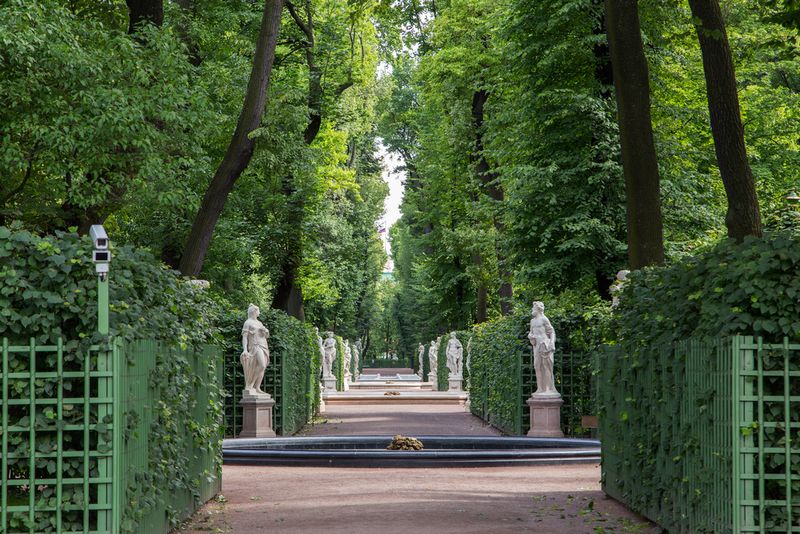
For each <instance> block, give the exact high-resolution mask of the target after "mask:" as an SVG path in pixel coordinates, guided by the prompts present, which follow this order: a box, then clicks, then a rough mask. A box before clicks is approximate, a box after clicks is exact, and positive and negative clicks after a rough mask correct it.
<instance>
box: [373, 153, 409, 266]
mask: <svg viewBox="0 0 800 534" xmlns="http://www.w3.org/2000/svg"><path fill="white" fill-rule="evenodd" d="M375 150H376V152H377V155H378V157H379V158H380V159H381V162H382V163H383V181H385V182H386V183H387V184H389V196H387V197H386V200H385V201H384V203H383V217H382V218H381V219H380V220H379V221H378V228H379V229H381V228H384V229H385V230H386V231H385V232H383V233H381V239H382V240H383V246H384V247H385V248H386V252H387V253H388V254H390V255H391V246H390V245H389V229H390V228H391V227H392V225H394V223H396V222H397V221H398V220H399V219H400V204H401V203H402V202H403V190H404V189H405V180H406V173H405V171H404V170H400V169H399V167H402V166H403V164H404V162H403V158H402V157H400V156H399V155H397V154H393V153H390V152H389V151H388V150H387V149H386V147H385V146H384V144H383V142H382V140H380V139H378V142H377V143H376V146H375ZM384 270H385V271H387V272H391V271H393V270H394V262H393V261H392V259H391V257H390V258H389V261H388V262H387V264H386V268H385V269H384Z"/></svg>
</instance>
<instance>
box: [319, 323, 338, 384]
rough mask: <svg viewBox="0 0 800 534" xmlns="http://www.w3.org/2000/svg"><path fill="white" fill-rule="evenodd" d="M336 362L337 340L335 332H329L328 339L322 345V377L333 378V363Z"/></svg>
mask: <svg viewBox="0 0 800 534" xmlns="http://www.w3.org/2000/svg"><path fill="white" fill-rule="evenodd" d="M334 361H336V338H334V337H333V332H328V337H327V338H325V341H324V342H323V344H322V377H323V378H333V371H332V369H333V362H334Z"/></svg>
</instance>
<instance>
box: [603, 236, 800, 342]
mask: <svg viewBox="0 0 800 534" xmlns="http://www.w3.org/2000/svg"><path fill="white" fill-rule="evenodd" d="M799 241H800V239H798V234H797V232H796V231H795V232H791V231H778V232H774V233H771V234H767V235H765V237H764V238H763V239H754V238H749V239H746V240H745V241H744V242H743V243H741V244H736V243H733V242H731V241H723V242H720V243H718V244H717V245H715V246H713V247H709V248H708V249H706V250H704V251H700V252H698V253H697V254H695V255H693V256H687V257H686V258H684V259H682V260H680V261H677V262H675V263H674V264H673V265H671V266H668V267H663V268H650V269H646V270H644V271H637V272H635V273H632V274H631V276H630V282H629V283H628V284H627V285H626V286H625V289H624V292H623V293H622V296H621V299H620V306H619V307H618V308H617V309H616V310H615V314H614V326H615V330H616V332H617V338H618V343H619V344H620V345H622V346H623V347H624V349H625V350H626V351H629V352H630V353H631V354H635V353H638V351H639V350H640V349H642V348H646V347H648V346H654V345H670V344H672V343H674V342H675V341H676V340H679V339H686V338H688V337H695V338H697V337H700V338H702V337H717V336H729V335H733V334H737V333H742V334H751V333H752V334H754V335H759V336H763V337H764V338H765V339H767V340H773V341H780V340H781V339H782V338H783V337H784V336H788V337H790V338H796V337H798V336H800V319H798V318H799V317H800V305H799V304H798V302H800V301H798V299H797V296H798V295H800V285H799V283H798V279H797V272H798V269H800V247H799V246H798V244H799Z"/></svg>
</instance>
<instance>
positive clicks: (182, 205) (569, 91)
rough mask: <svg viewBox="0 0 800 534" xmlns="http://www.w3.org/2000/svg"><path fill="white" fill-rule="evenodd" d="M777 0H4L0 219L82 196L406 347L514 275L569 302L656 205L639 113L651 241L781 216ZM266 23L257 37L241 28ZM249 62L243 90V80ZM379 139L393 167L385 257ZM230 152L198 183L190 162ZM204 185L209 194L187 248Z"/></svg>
mask: <svg viewBox="0 0 800 534" xmlns="http://www.w3.org/2000/svg"><path fill="white" fill-rule="evenodd" d="M706 4H708V5H706ZM795 4H796V2H790V1H788V0H786V1H784V0H757V1H752V0H732V1H729V2H724V3H723V5H722V6H721V8H720V9H718V10H715V8H714V5H717V7H719V6H718V3H717V2H716V1H710V2H699V1H698V2H694V1H692V2H689V0H681V1H680V2H671V3H664V2H657V1H654V0H639V1H633V0H607V1H604V0H541V1H537V2H530V1H526V0H500V1H494V0H492V1H490V0H438V1H436V0H347V1H345V0H294V1H292V2H288V1H279V0H269V1H259V2H253V1H249V0H248V1H245V0H179V1H177V2H165V1H163V0H147V1H136V2H133V1H127V2H126V1H123V0H105V1H103V2H90V1H84V0H8V1H7V2H4V3H3V5H2V6H0V173H1V174H0V225H10V224H12V223H13V224H14V225H20V226H21V227H24V228H26V229H27V230H30V231H34V232H37V233H40V234H55V233H56V232H61V231H66V230H70V229H74V230H76V231H78V232H86V231H87V230H88V227H89V225H91V224H95V223H104V224H105V225H106V227H107V228H108V230H109V234H110V235H112V236H113V239H114V240H115V242H117V243H119V244H125V245H131V246H136V247H142V248H147V249H150V251H151V252H152V253H153V254H154V255H155V256H157V257H159V258H160V259H161V260H162V261H163V262H164V263H166V264H167V265H169V266H171V267H173V268H176V269H177V268H179V267H180V268H181V270H183V272H184V273H185V274H191V275H197V276H199V277H201V278H204V279H208V280H210V281H211V282H212V293H213V294H214V295H215V296H216V297H217V298H218V299H219V300H222V301H224V302H225V303H227V304H228V305H231V306H240V307H244V306H246V304H247V303H248V302H250V301H252V302H257V303H259V304H260V305H262V306H269V305H270V304H272V305H273V306H274V307H276V308H280V309H283V310H285V311H287V312H288V313H290V314H291V315H294V316H295V317H298V318H301V319H304V320H306V321H307V322H311V323H313V324H316V325H319V326H320V327H321V328H323V329H335V330H336V331H337V332H339V333H340V334H341V335H343V336H344V337H349V338H352V339H355V338H360V339H362V340H363V341H365V344H366V345H367V347H368V351H369V350H375V351H382V352H386V351H388V350H399V351H400V352H401V354H404V355H405V356H410V355H412V354H413V350H414V347H416V346H417V343H419V342H426V341H428V340H430V339H431V338H433V337H434V336H436V335H438V334H442V333H444V332H446V331H449V330H460V329H464V328H466V327H468V326H470V325H472V324H474V323H476V322H482V321H485V320H488V319H492V318H495V317H498V316H500V315H504V314H509V313H512V312H513V311H514V308H515V307H517V308H519V307H521V306H527V303H528V302H529V301H530V300H531V299H533V298H537V299H551V300H558V299H560V300H563V301H568V302H572V303H574V302H578V303H582V304H584V305H586V306H591V305H594V304H596V303H598V302H601V301H607V300H608V299H610V292H609V287H610V285H611V283H612V281H613V278H614V274H615V273H616V272H617V271H618V270H620V269H624V268H627V267H629V266H630V264H629V254H628V253H629V250H631V247H632V243H633V244H637V243H639V241H636V239H639V237H637V235H639V234H641V232H637V231H638V230H640V228H638V227H637V228H633V229H632V228H631V226H632V224H634V223H632V222H631V221H632V220H636V219H631V218H630V217H628V218H626V212H627V213H630V210H631V209H632V208H634V207H638V208H639V209H640V211H639V213H640V214H641V216H642V217H645V219H639V220H640V221H641V220H645V221H647V222H649V221H651V218H649V216H650V215H652V214H653V212H654V211H657V210H653V209H652V204H651V208H647V207H646V206H645V205H643V204H638V202H640V200H641V197H639V199H638V200H637V197H636V196H635V195H634V197H633V198H632V197H631V195H630V192H631V183H630V181H629V180H628V182H626V176H628V171H630V172H631V173H634V174H636V172H635V169H633V167H632V166H631V165H632V163H631V161H630V160H629V158H627V157H625V155H626V146H627V145H626V144H625V143H626V141H625V139H626V132H628V133H630V132H633V137H630V138H629V139H631V140H633V141H639V140H641V139H642V137H641V136H639V133H637V132H642V131H644V130H642V128H644V127H645V126H647V123H649V125H650V127H651V130H652V139H653V142H654V144H653V146H654V154H651V157H650V159H649V160H648V165H649V167H648V168H649V169H650V172H655V173H656V175H657V176H659V177H660V184H658V183H656V187H655V189H654V190H653V192H655V193H658V197H659V198H660V200H659V199H658V198H657V199H656V206H659V207H660V212H661V217H662V219H663V221H661V222H660V223H659V224H660V225H661V227H662V231H663V238H661V237H660V236H659V237H655V238H654V239H656V240H657V241H661V243H660V244H661V246H662V247H663V250H664V258H665V261H666V262H667V263H672V262H675V261H677V260H679V259H680V258H682V257H683V256H684V255H686V254H688V253H690V252H692V251H694V250H697V249H698V248H699V247H704V246H706V245H709V244H711V243H713V242H716V241H717V240H719V239H721V238H722V237H723V236H725V235H726V234H730V235H732V236H734V237H739V238H741V237H743V236H744V235H748V234H755V235H757V234H759V233H760V225H761V221H762V220H763V225H764V226H766V227H767V228H769V227H771V226H773V227H774V226H780V225H782V224H785V221H786V217H785V212H786V209H787V208H786V201H785V197H786V195H787V193H789V192H790V191H792V190H795V189H797V187H798V184H797V177H796V170H795V169H797V167H798V164H800V146H798V144H799V143H800V131H798V129H799V128H800V120H798V119H800V117H798V113H800V59H798V58H800V54H798V51H800V50H798V49H799V48H800V35H798V28H800V17H798V9H797V5H795ZM709 6H710V7H709ZM619 7H625V8H626V9H627V11H620V12H619V13H622V14H623V16H629V17H630V16H633V15H634V14H635V15H636V16H637V17H638V20H639V22H640V24H641V34H640V37H641V40H640V41H639V45H640V46H641V50H640V52H641V54H640V56H638V57H639V58H640V65H643V66H644V67H645V70H644V71H641V70H640V71H639V73H640V75H641V72H644V73H645V75H646V76H645V78H642V77H641V76H639V78H638V80H639V81H638V82H637V83H639V86H638V88H639V93H638V94H639V95H640V96H638V97H637V96H635V95H636V93H635V92H633V93H628V92H626V91H627V90H630V89H631V88H632V85H631V84H632V82H631V81H630V78H628V77H626V76H625V71H620V70H619V67H620V66H629V63H624V64H623V63H620V62H624V61H626V60H625V59H624V58H622V56H619V57H618V55H619V54H616V53H615V52H616V51H615V49H614V47H613V44H614V39H613V37H614V34H613V27H612V25H610V24H609V22H613V21H614V20H618V19H614V14H615V13H616V12H615V11H613V10H614V9H615V8H619ZM268 8H270V9H268ZM609 16H610V18H609ZM624 21H625V19H619V22H620V23H621V24H622V25H621V26H620V25H619V24H617V27H619V28H623V29H624V28H631V26H625V24H624ZM267 23H270V24H272V25H273V27H274V29H277V33H276V32H274V31H272V33H270V34H269V36H270V39H271V41H270V43H271V44H270V46H271V47H272V49H273V50H272V53H274V60H273V59H271V58H270V57H269V54H267V56H265V55H264V54H261V53H260V52H258V51H259V50H261V48H259V47H260V46H261V44H260V43H262V42H264V43H266V42H267V41H265V38H266V37H267V33H269V32H267V33H265V31H266V30H265V28H266V29H268V28H267V26H266V25H265V24H267ZM609 32H612V33H611V34H610V33H609ZM628 33H629V34H630V35H625V36H623V37H627V38H634V41H632V42H637V41H636V39H635V37H637V35H638V32H635V31H633V32H628ZM609 35H611V37H612V39H611V40H609ZM723 36H724V37H725V40H724V41H725V42H724V43H722V41H721V39H722V37H723ZM610 41H611V44H612V46H611V47H609V42H610ZM723 44H724V46H723ZM639 45H637V46H639ZM717 45H719V46H717ZM265 58H266V59H268V60H269V61H268V63H269V65H268V66H269V69H267V70H264V69H262V70H260V71H259V70H258V69H256V68H255V67H254V65H256V66H258V65H259V64H260V62H261V63H263V64H264V66H265V67H266V66H267V64H266V63H264V61H265ZM621 58H622V59H621ZM642 59H643V63H642V62H641V60H642ZM615 61H616V64H615ZM723 67H724V68H723ZM251 73H252V74H253V75H251ZM257 73H260V74H258V76H261V79H262V81H263V75H264V74H266V75H267V76H268V79H269V84H268V85H264V86H263V87H262V88H263V89H264V91H265V92H264V99H263V101H261V100H252V99H250V98H249V97H248V98H246V95H248V93H249V92H250V91H249V90H248V84H249V83H250V84H251V89H252V84H253V83H254V82H252V81H251V79H254V78H253V76H254V75H256V74H257ZM620 73H622V74H620ZM720 80H722V81H724V82H725V83H726V84H727V85H725V91H718V92H715V91H714V90H712V89H714V88H716V87H717V85H716V84H717V82H718V81H720ZM644 82H647V83H644ZM720 83H722V82H720ZM645 86H646V87H645ZM642 87H645V88H644V89H643V91H644V93H642ZM720 87H721V86H720ZM627 94H632V95H634V96H633V97H632V98H639V99H641V98H642V96H641V95H644V96H646V97H647V99H648V100H649V102H648V103H644V104H643V103H642V102H643V101H635V102H633V104H634V105H639V106H640V109H641V105H644V106H645V107H646V108H647V109H649V110H650V113H649V118H642V121H641V122H639V123H638V124H639V126H638V127H637V128H638V129H633V130H631V129H630V128H627V129H626V127H625V126H623V127H622V128H620V124H621V121H622V120H623V119H624V115H625V114H624V110H623V109H622V105H621V104H620V106H619V108H618V102H622V101H621V100H620V98H621V97H622V98H623V100H624V98H627V97H626V96H625V95H627ZM734 101H735V102H734ZM733 103H735V105H736V106H737V107H738V112H737V111H736V109H734V108H733V107H730V105H732V104H733ZM248 106H249V107H248ZM618 109H619V112H618ZM725 110H727V111H725ZM730 110H733V111H730ZM723 111H724V113H722V112H723ZM726 113H727V115H726ZM245 117H247V118H249V122H247V121H245V122H242V120H243V118H245ZM737 121H738V123H737ZM737 124H738V125H739V126H737ZM237 125H239V131H238V133H235V132H237ZM242 125H244V126H242ZM621 135H622V137H621ZM237 136H238V137H237ZM637 136H638V137H637ZM237 139H238V141H237ZM621 139H622V141H621ZM237 143H239V144H241V146H246V147H249V148H248V150H249V152H248V155H247V157H246V158H244V157H243V156H241V155H236V154H234V155H231V153H229V148H230V147H232V146H234V145H236V144H237ZM379 144H381V145H382V146H385V147H386V149H387V150H388V151H390V152H392V153H394V154H397V155H398V156H400V157H401V158H402V170H403V171H404V172H405V191H404V200H403V203H402V218H401V220H400V221H399V222H398V223H397V224H396V225H395V226H394V227H392V228H391V230H390V232H389V233H390V238H391V246H392V259H393V261H394V265H395V269H394V272H393V275H392V279H389V280H387V279H384V278H382V276H381V273H382V271H383V269H384V265H385V263H386V261H387V259H388V258H387V255H386V253H385V252H384V248H383V245H382V243H381V240H380V235H379V233H378V223H377V221H378V220H379V219H380V218H381V217H382V215H383V204H384V200H385V198H386V197H387V195H388V186H387V184H386V182H385V181H384V179H383V178H382V175H383V173H384V172H385V170H384V165H383V163H382V161H381V157H380V155H379V154H380V150H379V149H378V146H379ZM631 146H634V145H631ZM634 152H635V154H639V155H641V151H638V149H637V150H636V151H634ZM226 153H228V156H227V158H226ZM231 158H232V161H233V163H235V164H236V166H237V169H238V171H240V172H238V173H237V174H236V177H235V178H233V180H228V182H229V183H228V185H229V186H230V187H229V189H228V191H227V192H226V193H225V194H224V195H221V194H219V193H218V192H216V191H217V190H215V189H214V188H213V187H211V188H209V185H210V184H213V181H212V179H213V178H214V177H215V175H218V174H219V173H220V170H221V169H222V168H223V167H224V164H225V162H226V161H229V160H231ZM656 171H657V172H656ZM748 173H749V174H748ZM636 175H637V176H638V175H640V174H636ZM230 176H232V175H230ZM230 176H229V177H230ZM748 176H749V178H748ZM740 179H741V180H740ZM737 180H739V181H737ZM748 180H749V183H750V184H751V185H752V187H751V189H750V190H746V191H744V190H740V188H739V185H741V184H744V186H745V189H747V187H748V186H747V183H748ZM626 184H627V185H626ZM737 184H739V185H737ZM626 188H627V193H628V194H627V195H626ZM204 197H206V198H208V197H211V199H212V200H214V201H215V202H217V204H218V207H219V213H218V218H217V220H216V221H215V223H214V224H213V225H211V229H210V230H209V229H208V228H206V230H204V231H203V232H204V234H203V235H204V236H205V237H208V238H209V239H210V241H209V244H208V247H207V250H204V251H203V254H202V257H201V258H200V260H199V263H198V262H197V261H194V260H192V261H189V260H190V256H191V258H195V259H196V257H197V254H196V252H197V251H196V249H195V248H193V247H194V245H196V242H197V235H196V231H192V227H193V224H195V225H196V221H197V220H199V219H202V218H203V214H204V211H203V206H204V205H205V202H204V200H203V199H204ZM650 200H651V201H652V197H650ZM741 202H744V204H743V205H742V204H741ZM748 210H749V211H748ZM732 213H733V214H734V215H731V214H732ZM736 213H739V214H747V217H744V218H750V217H751V216H752V217H755V218H754V219H753V220H749V219H748V221H749V222H746V224H739V223H742V221H743V216H735V214H736ZM726 214H728V218H727V226H726ZM756 218H757V219H758V221H756ZM756 223H758V224H756ZM636 224H641V223H636ZM736 224H739V225H738V226H737V227H736V228H733V226H736ZM732 225H733V226H732ZM650 235H651V236H653V235H656V234H650ZM632 239H633V240H634V241H633V242H632ZM631 261H632V260H631ZM633 263H635V265H633V266H634V267H639V266H641V265H644V264H646V263H649V262H644V263H641V262H638V260H637V262H633ZM656 263H658V262H657V261H656ZM189 264H192V265H193V266H194V267H192V268H189V267H188V265H189ZM512 299H513V300H512ZM371 340H372V341H374V343H370V341H371Z"/></svg>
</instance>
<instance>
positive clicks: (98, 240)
mask: <svg viewBox="0 0 800 534" xmlns="http://www.w3.org/2000/svg"><path fill="white" fill-rule="evenodd" d="M89 235H90V236H91V237H92V241H94V248H95V249H97V250H108V235H107V234H106V230H105V228H103V225H101V224H95V225H92V227H91V228H90V229H89ZM95 261H97V260H95Z"/></svg>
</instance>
